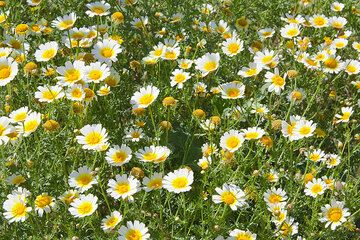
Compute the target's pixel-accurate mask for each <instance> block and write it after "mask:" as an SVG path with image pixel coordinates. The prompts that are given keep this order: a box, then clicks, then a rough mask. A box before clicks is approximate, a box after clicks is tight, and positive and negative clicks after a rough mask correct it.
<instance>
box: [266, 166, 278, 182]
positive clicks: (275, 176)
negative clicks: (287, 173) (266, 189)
mask: <svg viewBox="0 0 360 240" xmlns="http://www.w3.org/2000/svg"><path fill="white" fill-rule="evenodd" d="M266 180H268V181H269V182H272V183H275V182H278V181H279V174H278V173H277V172H276V171H275V170H274V169H270V172H269V173H268V174H266Z"/></svg>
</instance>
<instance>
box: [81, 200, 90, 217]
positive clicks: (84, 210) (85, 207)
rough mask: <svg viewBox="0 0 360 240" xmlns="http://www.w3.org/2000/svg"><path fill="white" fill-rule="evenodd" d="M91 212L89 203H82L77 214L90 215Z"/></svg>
mask: <svg viewBox="0 0 360 240" xmlns="http://www.w3.org/2000/svg"><path fill="white" fill-rule="evenodd" d="M92 210H93V205H92V203H91V202H83V203H81V204H80V205H79V206H78V212H79V214H80V215H86V214H89V213H91V212H92Z"/></svg>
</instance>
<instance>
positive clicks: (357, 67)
mask: <svg viewBox="0 0 360 240" xmlns="http://www.w3.org/2000/svg"><path fill="white" fill-rule="evenodd" d="M345 72H346V73H347V74H349V75H353V74H358V73H359V72H360V62H359V61H357V60H346V62H345Z"/></svg>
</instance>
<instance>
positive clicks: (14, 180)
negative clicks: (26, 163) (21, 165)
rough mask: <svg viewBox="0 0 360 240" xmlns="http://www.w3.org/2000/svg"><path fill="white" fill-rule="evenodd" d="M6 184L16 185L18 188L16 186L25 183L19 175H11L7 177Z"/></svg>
mask: <svg viewBox="0 0 360 240" xmlns="http://www.w3.org/2000/svg"><path fill="white" fill-rule="evenodd" d="M6 182H7V183H9V184H11V185H17V186H18V185H20V184H22V183H24V182H26V179H25V178H24V176H23V175H21V174H13V175H11V176H9V177H8V178H7V179H6Z"/></svg>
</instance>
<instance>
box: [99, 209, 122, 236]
mask: <svg viewBox="0 0 360 240" xmlns="http://www.w3.org/2000/svg"><path fill="white" fill-rule="evenodd" d="M122 218H123V217H122V215H121V214H120V213H119V212H118V211H113V212H112V213H111V214H110V215H108V216H106V217H105V218H104V219H103V220H102V221H101V228H102V229H103V230H104V231H105V232H109V231H111V230H114V228H115V227H116V225H118V224H119V223H120V222H121V220H122Z"/></svg>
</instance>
